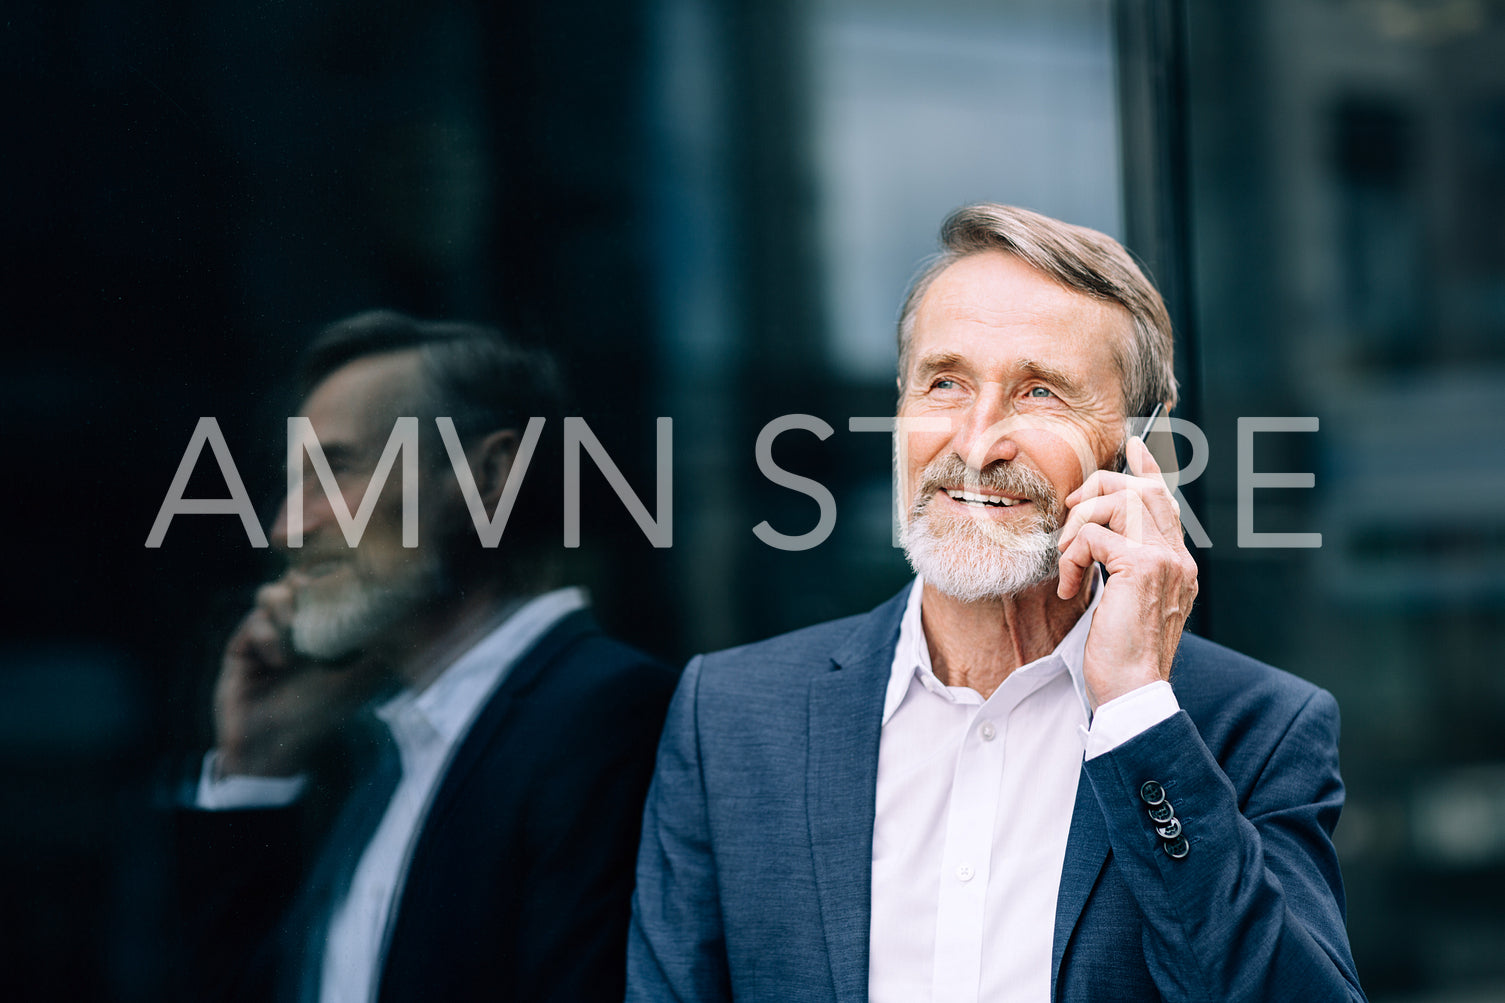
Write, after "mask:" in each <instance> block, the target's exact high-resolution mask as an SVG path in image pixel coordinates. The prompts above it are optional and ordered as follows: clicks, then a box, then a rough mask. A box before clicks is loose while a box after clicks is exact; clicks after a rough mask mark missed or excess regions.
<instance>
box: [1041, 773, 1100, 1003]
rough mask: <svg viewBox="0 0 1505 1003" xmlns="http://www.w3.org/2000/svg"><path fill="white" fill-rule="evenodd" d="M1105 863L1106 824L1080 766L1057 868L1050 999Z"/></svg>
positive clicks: (1090, 784) (1054, 993)
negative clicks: (1063, 855)
mask: <svg viewBox="0 0 1505 1003" xmlns="http://www.w3.org/2000/svg"><path fill="white" fill-rule="evenodd" d="M1107 860H1108V824H1107V822H1106V821H1105V820H1104V819H1103V810H1102V809H1101V808H1100V807H1098V804H1097V796H1096V795H1095V794H1093V792H1092V783H1091V781H1089V780H1088V779H1087V768H1086V765H1085V764H1083V767H1082V771H1081V773H1080V775H1079V776H1078V777H1077V785H1076V807H1074V808H1073V809H1072V812H1071V831H1070V834H1069V835H1068V836H1067V837H1066V860H1065V862H1064V863H1063V864H1062V867H1061V887H1060V891H1059V892H1058V893H1057V896H1056V932H1055V939H1054V942H1053V944H1052V946H1051V952H1050V998H1051V999H1055V998H1056V983H1057V981H1058V979H1059V977H1060V974H1061V959H1062V957H1064V955H1065V953H1066V944H1067V942H1068V941H1069V940H1070V939H1071V934H1072V932H1073V931H1074V930H1075V929H1076V925H1077V920H1079V919H1080V918H1081V916H1082V909H1083V908H1084V907H1085V906H1086V905H1087V897H1088V896H1089V895H1090V894H1091V893H1092V888H1093V886H1094V885H1096V884H1097V876H1098V874H1100V873H1101V872H1102V869H1103V865H1104V864H1105V863H1107Z"/></svg>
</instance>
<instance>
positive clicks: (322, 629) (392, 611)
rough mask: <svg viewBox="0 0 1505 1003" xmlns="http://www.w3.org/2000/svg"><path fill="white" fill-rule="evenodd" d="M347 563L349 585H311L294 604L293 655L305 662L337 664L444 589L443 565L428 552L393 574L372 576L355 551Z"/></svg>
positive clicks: (345, 582)
mask: <svg viewBox="0 0 1505 1003" xmlns="http://www.w3.org/2000/svg"><path fill="white" fill-rule="evenodd" d="M347 559H348V560H349V562H350V563H349V565H348V567H349V569H350V571H351V572H352V577H351V578H350V579H347V580H344V581H341V582H339V583H338V584H328V585H326V584H323V583H320V582H318V581H313V582H310V583H308V584H307V585H306V586H305V587H303V588H301V589H299V590H298V592H297V595H296V596H295V598H294V600H293V623H292V645H293V650H294V651H295V652H297V653H298V654H299V655H302V656H303V657H305V658H312V659H316V660H319V661H335V660H338V659H342V658H347V657H349V656H351V655H354V654H356V653H358V652H360V651H361V650H362V649H364V648H365V647H366V646H367V645H369V644H370V643H371V642H372V641H374V640H375V639H376V638H377V637H379V636H380V635H381V634H382V632H383V631H385V630H387V629H388V628H389V627H390V626H391V625H392V624H393V623H394V622H395V621H397V620H399V619H401V618H402V617H405V616H408V615H410V614H412V613H413V612H415V611H416V610H417V609H418V608H419V607H420V606H422V605H423V604H424V603H426V602H428V601H430V600H432V599H433V598H434V597H435V596H437V595H438V594H439V593H440V592H441V591H442V589H443V581H444V566H443V562H442V561H440V560H439V558H438V555H437V554H435V553H434V552H433V551H431V550H422V551H418V552H416V553H414V554H413V559H412V560H411V561H407V562H405V563H404V564H403V565H402V566H401V567H400V568H399V569H398V570H396V571H394V572H380V573H379V572H377V571H375V570H373V569H372V568H371V567H370V566H369V565H368V564H367V563H366V562H365V561H364V560H362V558H361V553H360V551H359V550H356V551H354V552H352V553H351V554H350V555H349V556H348V558H347Z"/></svg>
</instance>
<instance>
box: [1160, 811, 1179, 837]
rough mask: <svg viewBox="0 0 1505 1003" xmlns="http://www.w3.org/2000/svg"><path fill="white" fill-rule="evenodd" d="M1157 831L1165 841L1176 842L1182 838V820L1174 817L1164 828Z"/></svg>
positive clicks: (1161, 827)
mask: <svg viewBox="0 0 1505 1003" xmlns="http://www.w3.org/2000/svg"><path fill="white" fill-rule="evenodd" d="M1155 831H1156V832H1158V833H1160V838H1161V839H1164V840H1175V839H1179V838H1180V836H1181V820H1180V819H1179V818H1176V817H1174V816H1172V818H1171V820H1170V821H1169V822H1167V823H1165V824H1164V825H1162V826H1157V827H1156V828H1155Z"/></svg>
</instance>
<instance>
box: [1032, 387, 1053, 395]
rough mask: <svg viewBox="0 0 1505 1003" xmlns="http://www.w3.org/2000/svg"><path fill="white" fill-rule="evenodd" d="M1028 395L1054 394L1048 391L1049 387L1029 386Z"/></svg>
mask: <svg viewBox="0 0 1505 1003" xmlns="http://www.w3.org/2000/svg"><path fill="white" fill-rule="evenodd" d="M1029 396H1031V397H1054V396H1055V394H1053V393H1051V392H1050V388H1049V387H1030V388H1029Z"/></svg>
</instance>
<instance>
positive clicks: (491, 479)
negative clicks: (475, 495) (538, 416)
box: [465, 428, 518, 512]
mask: <svg viewBox="0 0 1505 1003" xmlns="http://www.w3.org/2000/svg"><path fill="white" fill-rule="evenodd" d="M517 446H518V437H517V432H516V430H514V429H510V428H506V429H498V430H497V431H495V432H491V433H490V434H488V435H486V436H485V437H484V438H482V439H481V440H480V441H479V442H477V443H476V444H475V445H473V446H471V447H470V448H469V449H467V450H466V451H465V458H466V459H467V460H469V461H470V475H471V476H472V477H473V478H475V482H476V490H477V491H478V492H480V494H481V501H482V503H483V504H485V506H486V511H487V512H492V511H495V510H496V504H497V501H498V500H499V499H500V498H501V497H502V489H503V488H504V487H506V486H507V477H508V475H509V474H511V473H512V462H513V460H515V459H517Z"/></svg>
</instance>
